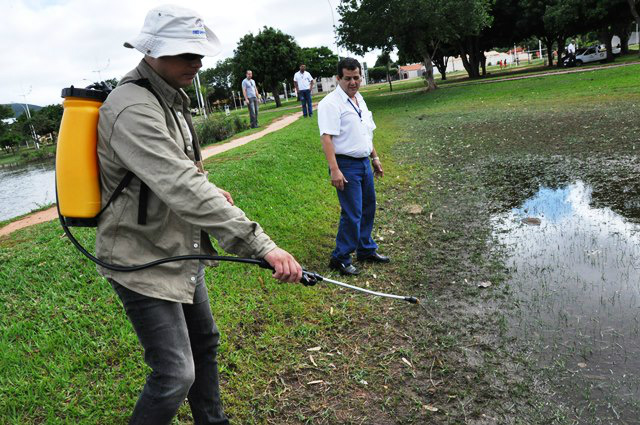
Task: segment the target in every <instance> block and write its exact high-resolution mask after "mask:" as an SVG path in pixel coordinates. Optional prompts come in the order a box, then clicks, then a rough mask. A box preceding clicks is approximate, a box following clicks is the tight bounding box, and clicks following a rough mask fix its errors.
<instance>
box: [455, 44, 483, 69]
mask: <svg viewBox="0 0 640 425" xmlns="http://www.w3.org/2000/svg"><path fill="white" fill-rule="evenodd" d="M467 42H468V43H469V44H468V45H467V46H465V43H467ZM473 44H474V43H473V41H472V40H469V39H468V38H467V39H466V40H461V41H458V50H460V57H461V58H462V65H464V69H465V70H466V71H467V74H468V75H469V78H478V77H479V76H480V73H479V72H478V66H479V63H478V60H477V54H476V52H475V48H474V46H473ZM468 47H471V48H468Z"/></svg>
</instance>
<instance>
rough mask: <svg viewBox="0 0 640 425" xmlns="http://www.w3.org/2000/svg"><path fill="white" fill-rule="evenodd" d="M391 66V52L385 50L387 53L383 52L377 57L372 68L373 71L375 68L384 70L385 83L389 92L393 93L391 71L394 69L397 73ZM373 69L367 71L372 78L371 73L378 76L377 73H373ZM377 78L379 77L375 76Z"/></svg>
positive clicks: (396, 70)
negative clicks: (387, 84)
mask: <svg viewBox="0 0 640 425" xmlns="http://www.w3.org/2000/svg"><path fill="white" fill-rule="evenodd" d="M393 65H394V64H393V61H392V60H391V52H389V51H388V50H387V51H383V52H382V53H380V54H379V55H378V58H377V59H376V63H375V65H374V68H373V69H375V68H384V69H385V73H386V79H387V83H389V91H393V83H391V69H395V72H396V73H397V72H398V69H397V68H392V67H393ZM373 69H371V70H370V71H369V75H371V76H372V72H375V73H376V74H379V71H373ZM378 76H379V75H376V77H378ZM376 79H379V78H376Z"/></svg>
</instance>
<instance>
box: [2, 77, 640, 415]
mask: <svg viewBox="0 0 640 425" xmlns="http://www.w3.org/2000/svg"><path fill="white" fill-rule="evenodd" d="M639 71H640V66H629V67H625V68H619V69H612V70H603V71H600V72H597V73H581V74H571V75H562V76H560V75H559V76H553V77H545V79H544V80H542V79H535V78H534V79H529V80H521V81H510V82H504V83H496V84H487V85H477V86H467V87H452V88H450V89H447V90H438V91H436V92H433V93H429V94H424V93H407V94H405V95H399V96H391V97H378V96H371V95H369V96H368V97H367V100H368V104H369V107H370V109H371V110H372V111H373V112H374V117H375V119H376V123H377V125H378V130H377V131H376V146H377V148H378V151H379V153H380V156H381V157H382V161H383V165H384V167H385V171H386V176H385V178H384V179H383V180H381V181H379V183H378V195H379V197H378V204H379V213H378V218H377V227H376V230H375V233H376V236H377V239H378V240H379V241H380V244H381V251H382V252H383V253H386V254H389V255H391V256H392V258H393V259H394V262H393V263H392V264H391V265H389V266H388V267H379V266H366V267H364V273H363V275H361V276H360V277H358V278H356V279H351V280H350V283H353V284H357V285H362V286H367V287H370V288H375V289H380V290H386V291H391V292H397V293H401V294H411V295H416V296H418V297H421V298H422V299H423V301H424V307H425V309H419V308H416V307H414V306H411V305H404V304H398V303H393V302H391V301H388V300H379V299H372V298H368V297H365V296H361V295H356V294H352V293H349V292H345V291H342V290H339V289H334V288H331V287H327V286H325V285H319V286H318V287H314V288H304V287H301V286H299V285H284V284H283V285H281V284H278V283H275V282H274V281H273V280H272V279H270V277H269V276H268V273H266V272H264V271H261V270H257V269H253V268H249V267H246V266H244V267H243V266H237V265H228V264H222V265H221V266H220V267H219V268H217V269H210V270H208V271H207V282H208V283H209V289H210V297H211V301H212V308H213V311H214V317H215V318H216V320H217V324H218V327H219V328H220V330H221V333H222V336H223V339H222V346H221V353H220V359H219V360H220V365H221V372H222V380H223V383H222V387H223V388H222V390H223V399H224V402H225V405H226V410H227V412H228V414H229V415H230V416H231V418H232V419H233V420H234V422H235V423H237V424H278V425H280V424H311V423H313V424H362V423H375V424H376V425H378V424H380V425H385V424H424V423H433V424H459V423H469V424H510V423H513V424H533V423H538V424H550V423H556V424H573V423H579V421H581V423H590V424H596V423H608V422H607V421H609V420H610V417H613V416H611V415H613V413H612V412H611V411H610V410H607V409H604V410H603V409H599V408H590V407H589V406H590V405H589V401H593V400H589V399H588V397H589V394H585V397H587V400H586V401H585V400H584V399H579V400H576V399H575V398H573V397H572V396H571V395H570V394H567V390H566V388H564V389H563V386H562V385H563V383H562V382H559V381H557V382H554V381H553V379H551V378H553V376H559V374H560V371H559V370H558V369H553V368H549V367H548V365H544V364H542V365H541V364H539V362H537V361H536V358H537V357H536V351H535V348H536V347H535V346H533V345H530V344H529V343H528V341H527V340H526V339H524V338H522V337H521V336H518V335H516V334H517V333H514V332H513V329H512V328H514V327H516V326H517V321H512V320H511V319H510V317H511V314H512V313H513V310H514V309H517V308H516V306H515V304H514V303H513V301H514V299H517V287H515V286H512V285H511V283H510V282H511V276H512V275H514V274H515V272H514V270H511V269H508V268H506V267H505V264H506V263H505V256H507V255H508V253H506V252H503V251H501V250H499V249H497V248H498V244H497V242H496V241H495V240H494V237H493V231H494V229H493V226H492V222H491V219H492V217H494V215H495V214H499V213H502V212H504V211H509V210H510V208H512V207H514V206H517V205H519V204H520V203H521V202H522V201H523V200H525V199H527V198H528V197H530V196H532V195H533V194H535V193H536V191H537V189H538V187H539V185H541V184H547V185H553V184H556V185H560V184H563V183H565V182H571V181H573V179H577V178H580V179H584V180H585V181H587V182H589V184H591V185H593V187H594V190H595V191H596V193H600V194H601V195H599V196H595V195H594V199H596V203H597V204H598V205H602V206H608V207H611V208H613V209H614V210H615V211H618V212H619V213H620V214H624V216H625V217H627V218H629V220H632V218H633V216H634V213H631V212H630V210H629V208H630V207H633V206H634V205H635V204H633V203H631V204H629V203H626V204H625V203H624V202H623V203H622V204H620V203H619V201H620V196H624V195H620V196H613V194H614V193H615V192H616V190H615V189H616V187H617V186H616V182H618V183H619V182H620V179H623V180H624V179H628V177H629V176H630V175H633V174H631V173H637V171H638V169H637V164H638V160H637V159H638V158H637V149H640V141H639V140H638V136H637V135H638V134H639V133H638V132H639V130H640V128H639V127H638V121H637V112H636V111H637V108H638V107H640V105H639V104H638V99H639V98H640V85H639V84H638V82H639V81H638V72H639ZM387 89H388V88H387ZM365 94H367V93H366V92H365ZM266 113H267V112H265V114H266ZM206 168H207V169H208V170H209V172H210V179H211V180H212V181H213V182H215V183H216V184H218V185H220V186H221V187H223V188H225V189H227V190H229V191H231V192H232V194H233V195H234V199H235V200H236V203H237V204H238V205H239V206H240V207H241V208H243V209H244V210H245V211H246V212H247V214H248V215H249V216H250V217H252V218H253V219H255V220H257V221H259V222H260V223H261V224H262V225H263V227H264V228H265V230H266V231H267V233H269V234H270V235H272V237H273V238H274V239H275V240H276V242H277V243H278V244H280V245H281V246H282V247H284V248H285V249H288V250H290V251H291V252H292V253H293V254H294V255H296V256H297V257H298V258H299V259H300V261H301V262H302V263H303V264H304V265H305V266H306V267H307V268H309V269H312V270H316V271H318V272H320V273H327V272H328V270H327V268H326V262H327V260H328V255H329V252H330V250H331V248H332V244H333V238H334V233H335V230H336V227H337V220H338V214H339V206H338V205H337V199H336V197H335V194H334V192H333V191H332V190H331V187H330V186H329V184H328V178H327V169H326V165H325V161H324V157H323V154H322V150H321V148H320V143H319V137H318V132H317V125H316V122H315V120H299V121H298V122H296V123H294V124H292V125H291V126H290V127H287V128H286V129H284V130H282V131H279V132H277V133H274V134H271V135H269V136H267V137H265V138H263V139H261V140H259V141H256V142H253V143H251V144H248V145H245V146H242V147H240V148H238V149H235V150H233V151H230V152H227V153H225V154H223V155H220V156H219V157H214V158H212V159H211V160H209V161H208V162H207V163H206ZM636 175H637V174H636ZM624 181H627V180H624ZM628 183H629V184H628V185H626V186H623V187H622V189H624V190H622V189H620V190H618V193H619V194H620V193H622V194H624V193H632V194H633V193H637V192H633V189H634V188H635V187H637V186H634V185H633V184H632V183H631V182H628ZM627 189H629V190H631V192H629V191H628V190H627ZM625 190H627V191H626V192H625ZM411 204H417V205H419V206H421V207H422V209H423V212H422V213H421V214H410V213H408V212H407V210H406V209H405V207H406V206H408V205H411ZM76 233H77V234H79V235H80V236H81V237H82V240H84V241H85V245H87V246H92V244H93V236H92V231H91V230H76ZM61 234H62V230H61V229H60V228H59V226H58V224H57V223H55V222H52V223H47V224H43V225H38V226H35V227H32V228H29V229H25V230H22V231H19V232H16V233H14V234H12V235H11V236H9V237H8V238H5V239H2V240H0V264H1V265H2V266H1V267H0V282H2V285H0V350H1V351H2V353H3V355H2V357H1V360H0V369H1V370H3V373H2V374H0V424H21V423H47V424H49V423H51V424H64V423H69V424H71V423H73V424H93V423H113V424H124V423H126V418H127V414H128V412H129V411H130V410H131V409H132V407H133V404H134V402H135V399H136V397H137V393H138V390H139V389H140V388H141V386H142V384H143V382H144V377H145V374H146V373H147V372H148V370H147V369H146V367H145V365H144V363H143V362H142V356H141V351H140V348H139V346H138V342H137V340H136V336H135V334H134V333H133V331H132V329H131V326H130V325H129V323H128V322H127V320H126V317H125V315H124V312H123V310H122V307H121V306H120V304H119V300H118V299H117V297H116V296H115V294H114V293H113V291H112V290H111V288H110V287H109V285H108V284H107V283H106V282H105V281H103V280H102V279H101V278H100V277H99V276H98V275H97V273H96V272H95V268H94V267H93V266H92V265H91V264H89V263H88V262H87V261H85V260H84V259H83V258H81V257H80V254H79V253H77V252H75V251H74V249H73V247H72V246H71V245H70V244H69V243H68V241H66V240H65V239H64V238H62V237H61ZM486 281H490V282H491V283H492V286H491V287H490V288H488V289H479V288H478V285H477V284H478V282H486ZM317 347H320V348H319V349H317ZM310 348H314V350H313V351H308V349H310ZM566 369H567V368H565V370H564V372H565V373H566ZM547 371H548V372H549V373H547ZM317 381H321V382H317ZM312 382H316V383H313V384H312ZM585 385H587V384H585ZM582 395H583V394H581V396H582ZM596 401H597V400H595V401H593V404H595V403H596ZM609 401H610V402H611V403H614V405H616V406H618V405H620V406H623V407H624V408H625V409H631V408H633V406H631V407H628V406H627V405H623V404H617V399H614V395H612V399H611V400H609ZM585 403H586V407H584V406H585ZM625 406H626V407H625ZM582 407H584V408H582ZM616 412H617V413H618V414H620V415H625V414H629V410H623V411H621V412H618V411H616ZM632 413H633V412H632ZM189 416H190V414H189V410H188V408H187V407H186V406H185V407H184V408H183V409H181V411H180V415H179V418H178V419H177V420H176V423H180V424H183V423H184V424H187V423H191V422H190V418H189Z"/></svg>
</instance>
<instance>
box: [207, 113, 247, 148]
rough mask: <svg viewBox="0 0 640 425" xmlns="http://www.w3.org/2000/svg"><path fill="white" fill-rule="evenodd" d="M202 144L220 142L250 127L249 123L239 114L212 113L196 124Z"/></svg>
mask: <svg viewBox="0 0 640 425" xmlns="http://www.w3.org/2000/svg"><path fill="white" fill-rule="evenodd" d="M195 128H196V133H198V139H199V140H200V144H201V145H203V146H204V145H208V144H211V143H216V142H220V141H222V140H225V139H228V138H229V137H231V136H233V135H234V134H236V133H239V132H241V131H244V130H246V129H248V128H249V123H248V122H247V121H246V120H244V119H242V118H241V117H239V116H234V117H230V116H229V117H228V116H225V115H222V114H211V115H209V117H208V118H207V119H205V120H203V121H201V122H199V123H197V124H196V125H195Z"/></svg>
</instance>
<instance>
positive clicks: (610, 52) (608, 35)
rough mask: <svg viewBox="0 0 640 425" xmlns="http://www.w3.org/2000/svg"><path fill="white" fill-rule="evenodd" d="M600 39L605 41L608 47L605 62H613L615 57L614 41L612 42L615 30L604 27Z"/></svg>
mask: <svg viewBox="0 0 640 425" xmlns="http://www.w3.org/2000/svg"><path fill="white" fill-rule="evenodd" d="M598 35H599V38H600V41H601V42H602V43H604V45H605V46H606V48H607V58H606V59H605V62H613V61H614V60H615V59H614V57H613V43H612V42H611V41H612V40H611V39H612V38H613V32H612V31H610V30H609V29H608V28H606V29H603V30H602V32H600V33H599V34H598Z"/></svg>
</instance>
